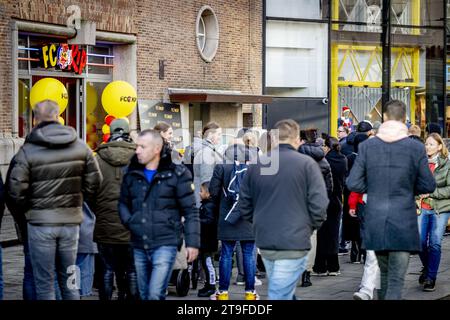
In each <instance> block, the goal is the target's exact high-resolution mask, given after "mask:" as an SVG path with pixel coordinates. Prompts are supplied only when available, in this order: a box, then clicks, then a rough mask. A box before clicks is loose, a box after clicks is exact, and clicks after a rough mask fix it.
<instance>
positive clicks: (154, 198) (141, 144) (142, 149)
mask: <svg viewBox="0 0 450 320" xmlns="http://www.w3.org/2000/svg"><path fill="white" fill-rule="evenodd" d="M136 145H137V148H136V154H135V156H133V158H132V159H131V162H130V165H129V166H128V170H127V172H126V173H125V175H124V177H123V182H122V186H121V192H120V199H119V214H120V219H121V221H122V223H123V224H124V226H125V227H126V228H127V229H129V230H130V233H131V246H132V247H133V254H134V262H135V265H136V273H137V282H138V288H139V294H140V297H141V299H142V300H164V299H165V297H166V289H167V286H168V283H169V280H170V275H171V271H172V267H173V265H174V263H175V258H176V255H177V249H178V250H179V249H180V248H181V246H182V243H183V238H184V239H185V241H186V251H187V260H188V262H192V261H194V260H195V258H196V257H197V255H198V248H199V247H200V219H199V213H198V209H197V208H196V207H195V198H194V185H193V184H192V176H191V173H190V171H189V170H188V169H187V168H186V167H185V166H184V165H176V164H174V163H173V162H172V160H171V157H170V150H171V149H170V148H169V147H168V145H164V144H163V139H162V137H161V135H160V134H159V132H158V131H156V130H153V129H149V130H144V131H142V132H141V133H140V134H139V136H138V138H137V140H136ZM182 217H184V219H185V220H184V222H182V220H181V218H182ZM183 235H184V237H183Z"/></svg>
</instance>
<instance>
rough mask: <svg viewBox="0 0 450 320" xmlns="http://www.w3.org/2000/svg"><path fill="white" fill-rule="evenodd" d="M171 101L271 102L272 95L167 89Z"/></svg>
mask: <svg viewBox="0 0 450 320" xmlns="http://www.w3.org/2000/svg"><path fill="white" fill-rule="evenodd" d="M168 91H169V98H170V101H171V102H202V103H208V102H216V103H271V102H272V100H273V97H272V96H268V95H251V94H242V93H241V92H239V91H227V90H193V89H169V90H168Z"/></svg>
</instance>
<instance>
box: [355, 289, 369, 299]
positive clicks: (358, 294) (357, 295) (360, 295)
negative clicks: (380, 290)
mask: <svg viewBox="0 0 450 320" xmlns="http://www.w3.org/2000/svg"><path fill="white" fill-rule="evenodd" d="M353 300H372V299H371V298H370V296H369V295H368V294H367V293H364V292H360V291H357V292H355V293H354V294H353Z"/></svg>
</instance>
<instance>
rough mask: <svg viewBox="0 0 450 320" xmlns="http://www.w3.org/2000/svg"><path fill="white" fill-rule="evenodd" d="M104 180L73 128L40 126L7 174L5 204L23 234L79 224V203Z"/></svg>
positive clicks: (47, 124) (21, 149)
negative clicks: (29, 227) (35, 227)
mask: <svg viewBox="0 0 450 320" xmlns="http://www.w3.org/2000/svg"><path fill="white" fill-rule="evenodd" d="M101 180H102V176H101V173H100V171H99V168H98V164H97V161H96V160H95V158H94V155H93V153H92V151H91V150H90V149H89V147H88V146H87V145H86V144H85V143H84V142H83V141H81V140H80V139H78V138H77V133H76V132H75V130H74V129H73V128H71V127H67V126H63V125H61V124H59V123H57V122H43V123H41V124H39V125H38V126H36V127H35V128H34V129H33V130H32V131H31V133H30V134H29V135H28V136H27V137H26V139H25V143H24V145H23V146H22V147H21V148H20V150H19V152H18V153H17V154H16V155H15V156H14V158H13V159H12V161H11V164H10V167H9V171H8V175H7V182H6V183H7V205H8V208H9V209H10V211H11V213H12V215H13V216H14V218H15V219H16V221H17V222H18V223H19V225H20V226H21V229H22V231H23V228H24V222H25V216H26V220H27V221H28V222H30V223H32V224H50V225H52V224H58V225H59V224H80V223H81V221H82V219H83V212H82V205H83V199H85V200H89V199H90V197H92V196H93V195H94V194H95V190H96V189H97V188H98V187H99V185H100V183H101Z"/></svg>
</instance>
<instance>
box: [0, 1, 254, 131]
mask: <svg viewBox="0 0 450 320" xmlns="http://www.w3.org/2000/svg"><path fill="white" fill-rule="evenodd" d="M205 4H208V5H209V6H211V7H212V9H213V10H214V11H215V13H216V15H217V18H218V21H219V33H220V38H219V48H218V51H217V54H216V57H215V58H214V60H213V61H212V62H211V63H206V62H205V61H203V60H202V58H201V57H200V55H199V53H198V51H197V45H196V39H195V23H196V18H197V14H198V11H199V10H200V8H201V7H202V6H203V5H205ZM70 5H78V6H79V7H80V9H81V17H82V19H87V20H92V21H95V22H96V24H97V29H98V30H104V31H113V32H123V33H134V34H136V35H137V39H138V47H137V61H138V63H137V80H138V82H137V83H138V88H137V89H138V95H139V97H140V98H141V99H162V98H164V96H165V93H166V92H165V89H166V88H168V87H178V88H198V89H220V90H239V91H242V92H243V93H248V94H261V93H262V83H261V72H262V71H261V70H262V59H261V52H262V29H261V28H262V1H260V0H233V1H221V0H210V1H208V2H204V1H199V0H190V1H186V0H184V1H183V0H173V1H159V0H145V1H144V0H134V1H133V0H95V1H94V0H90V1H88V0H6V1H0V37H1V39H6V41H0V61H2V63H0V132H11V127H12V126H11V116H10V114H11V111H10V110H11V107H12V97H11V91H12V87H11V81H12V75H11V70H12V68H11V56H10V55H11V30H10V25H9V23H10V21H11V18H17V19H21V20H29V21H37V22H46V23H52V24H60V25H64V26H65V25H66V21H67V18H68V16H69V14H67V13H66V9H67V7H68V6H70ZM160 59H161V60H166V67H165V79H164V80H159V76H158V68H159V65H158V63H159V60H160Z"/></svg>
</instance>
